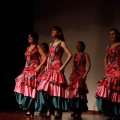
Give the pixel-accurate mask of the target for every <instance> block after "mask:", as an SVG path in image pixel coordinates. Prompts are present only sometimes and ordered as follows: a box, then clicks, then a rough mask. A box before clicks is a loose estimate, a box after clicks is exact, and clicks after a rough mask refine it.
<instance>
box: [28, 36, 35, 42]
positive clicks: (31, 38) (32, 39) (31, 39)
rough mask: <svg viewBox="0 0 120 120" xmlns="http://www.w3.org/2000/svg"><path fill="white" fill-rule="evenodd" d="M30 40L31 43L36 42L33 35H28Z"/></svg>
mask: <svg viewBox="0 0 120 120" xmlns="http://www.w3.org/2000/svg"><path fill="white" fill-rule="evenodd" d="M28 42H29V43H34V38H33V37H31V35H28Z"/></svg>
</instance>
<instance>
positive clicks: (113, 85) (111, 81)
mask: <svg viewBox="0 0 120 120" xmlns="http://www.w3.org/2000/svg"><path fill="white" fill-rule="evenodd" d="M100 86H105V87H106V88H107V89H110V90H113V91H119V92H120V76H119V77H118V76H117V77H116V76H115V77H111V76H105V77H104V78H102V79H101V80H100V81H98V87H100Z"/></svg>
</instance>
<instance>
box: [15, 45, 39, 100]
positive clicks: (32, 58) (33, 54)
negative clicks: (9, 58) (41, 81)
mask: <svg viewBox="0 0 120 120" xmlns="http://www.w3.org/2000/svg"><path fill="white" fill-rule="evenodd" d="M25 58H26V65H25V68H24V70H23V72H22V73H21V74H20V75H19V76H18V77H17V78H16V79H15V82H16V85H15V88H14V92H16V93H20V94H22V95H24V96H29V97H31V98H36V87H37V81H36V77H37V74H36V72H35V68H37V67H38V66H39V64H40V54H39V51H38V48H37V47H35V48H34V49H33V50H32V51H29V50H27V51H26V52H25Z"/></svg>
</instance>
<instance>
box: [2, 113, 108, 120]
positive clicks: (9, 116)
mask: <svg viewBox="0 0 120 120" xmlns="http://www.w3.org/2000/svg"><path fill="white" fill-rule="evenodd" d="M70 114H71V112H63V117H62V120H73V118H72V117H71V116H70ZM106 119H107V118H106V117H105V116H103V115H102V114H92V113H83V114H82V120H106ZM0 120H54V117H53V116H51V118H44V117H41V116H39V113H38V112H35V114H34V117H26V116H25V112H22V111H7V112H0ZM78 120H79V119H78Z"/></svg>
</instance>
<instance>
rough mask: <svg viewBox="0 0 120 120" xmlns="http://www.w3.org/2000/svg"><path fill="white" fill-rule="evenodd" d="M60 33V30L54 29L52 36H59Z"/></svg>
mask: <svg viewBox="0 0 120 120" xmlns="http://www.w3.org/2000/svg"><path fill="white" fill-rule="evenodd" d="M58 35H59V32H58V31H56V30H52V37H55V38H56V37H58Z"/></svg>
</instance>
